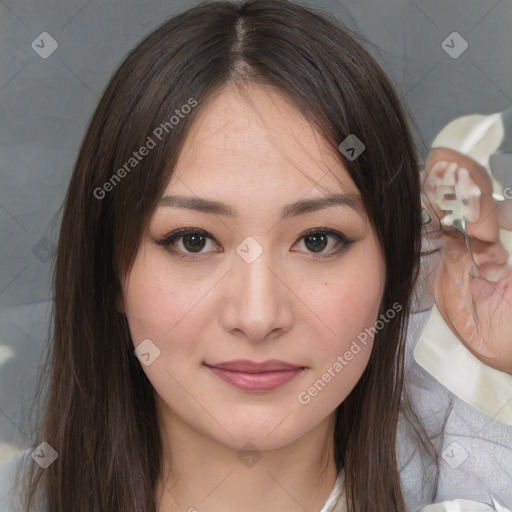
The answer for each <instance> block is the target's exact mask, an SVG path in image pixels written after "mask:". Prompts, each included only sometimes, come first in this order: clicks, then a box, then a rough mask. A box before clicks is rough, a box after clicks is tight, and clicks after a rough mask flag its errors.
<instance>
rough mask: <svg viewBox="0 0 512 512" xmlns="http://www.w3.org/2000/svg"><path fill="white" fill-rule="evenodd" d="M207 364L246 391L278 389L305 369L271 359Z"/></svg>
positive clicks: (213, 370) (219, 375) (226, 380)
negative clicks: (258, 361) (257, 361)
mask: <svg viewBox="0 0 512 512" xmlns="http://www.w3.org/2000/svg"><path fill="white" fill-rule="evenodd" d="M205 366H207V367H208V368H209V369H210V370H211V371H212V372H213V373H215V375H217V376H218V377H220V378H221V379H222V380H224V381H225V382H227V383H228V384H231V385H233V386H235V387H237V388H239V389H243V390H245V391H270V390H272V389H276V388H278V387H280V386H282V385H283V384H286V383H287V382H289V381H290V380H292V379H294V378H295V377H296V376H297V375H299V374H300V373H302V371H303V370H304V367H303V366H296V365H292V364H289V363H286V362H284V361H277V360H269V361H264V362H262V363H255V362H252V361H248V360H242V359H240V360H236V361H228V362H225V363H218V364H214V365H213V364H212V365H208V364H206V363H205Z"/></svg>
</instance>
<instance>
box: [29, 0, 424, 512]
mask: <svg viewBox="0 0 512 512" xmlns="http://www.w3.org/2000/svg"><path fill="white" fill-rule="evenodd" d="M244 81H248V82H251V83H257V84H271V85H273V86H276V87H278V88H279V89H280V90H282V91H283V92H285V93H286V94H287V95H288V97H289V98H290V99H291V100H292V101H293V102H294V104H295V105H296V106H297V108H298V109H299V110H300V111H301V112H302V113H303V115H304V116H305V117H306V118H307V119H308V120H309V121H310V122H311V123H313V124H314V125H315V126H316V127H317V128H318V130H319V131H320V132H321V133H322V134H323V136H324V137H325V139H326V140H327V141H328V142H329V143H330V144H331V145H332V147H333V149H335V150H336V151H338V145H339V144H340V143H341V142H342V141H343V140H344V139H345V138H346V137H347V136H348V135H351V134H352V135H355V136H356V137H357V138H358V139H359V140H360V141H362V142H363V143H364V144H365V146H366V149H365V150H364V151H363V153H362V154H361V155H360V156H359V157H358V158H356V159H355V160H352V159H349V158H346V157H345V156H344V155H343V154H342V152H341V151H338V154H339V158H340V161H341V162H342V163H343V164H344V165H345V167H346V168H347V170H348V172H349V173H350V176H351V177H352V179H353V180H354V182H355V184H356V185H357V187H358V188H359V190H360V192H361V195H362V198H363V201H364V204H365V207H366V211H367V213H368V216H369V218H370V221H371V222H372V224H373V226H374V228H375V230H376V233H377V236H378V239H379V241H380V244H381V246H382V250H383V253H384V257H385V261H386V285H385V291H384V296H383V299H382V303H381V311H380V313H384V312H386V311H388V310H390V309H395V310H396V308H393V304H396V303H398V304H399V305H401V306H402V308H401V310H400V311H397V312H396V316H395V319H394V320H393V321H389V322H386V323H384V327H383V328H382V329H380V330H379V331H378V332H377V334H376V336H375V340H374V348H373V350H372V354H371V357H370V361H369V364H368V366H367V368H366V370H365V371H364V373H363V375H362V377H361V379H360V380H359V382H358V383H357V385H356V387H355V388H354V390H353V391H352V392H351V393H350V395H349V396H348V397H347V398H346V400H345V401H344V402H343V403H342V404H341V405H340V406H339V407H338V409H337V420H336V430H335V439H334V451H335V453H334V455H335V460H336V464H337V467H338V470H339V469H340V468H342V467H344V468H345V474H346V489H347V499H348V506H349V511H351V512H356V511H357V512H382V511H391V510H393V511H403V510H404V509H405V507H404V502H403V501H404V500H403V498H402V494H401V490H400V480H399V474H398V469H397V460H396V450H395V443H396V429H397V422H398V417H399V410H400V396H401V391H402V380H403V361H402V359H403V348H404V347H403V346H404V343H405V332H406V324H407V318H408V313H409V302H410V296H411V292H412V286H413V282H414V279H415V276H416V273H417V263H418V255H419V251H420V230H421V215H420V211H421V209H420V192H419V176H418V171H417V168H418V166H417V161H416V154H415V149H414V146H413V143H412V140H411V136H410V133H409V130H408V127H407V124H406V120H405V116H404V114H403V112H402V109H401V106H400V104H399V101H398V99H397V96H396V94H395V92H394V91H393V88H392V86H391V85H390V83H389V81H388V79H387V78H386V76H385V74H384V73H383V72H382V70H381V69H380V68H379V66H378V65H377V64H376V62H375V61H374V59H373V58H372V57H371V56H370V55H369V53H368V52H367V51H365V50H364V49H363V46H362V45H361V44H360V43H359V42H357V40H356V36H354V35H352V34H351V33H350V32H349V31H348V30H346V29H343V28H341V27H340V26H339V25H338V24H337V23H335V22H334V21H331V20H330V19H329V18H328V17H326V16H323V15H321V14H319V13H317V12H315V11H313V10H311V9H307V8H305V7H302V6H299V5H297V4H294V3H292V2H288V1H286V0H248V1H244V2H241V3H234V2H228V1H222V2H208V3H203V4H200V5H198V6H197V7H195V8H193V9H190V10H188V11H186V12H184V13H182V14H180V15H178V16H176V17H173V18H172V19H170V20H169V21H167V22H166V23H165V24H163V25H162V26H161V27H159V28H158V29H157V30H156V31H154V32H153V33H151V34H150V35H149V36H148V37H146V38H145V39H144V40H143V41H142V42H141V43H140V44H139V45H138V46H137V47H136V48H135V49H134V50H133V51H132V52H131V53H129V55H128V56H127V57H126V59H125V60H124V62H123V63H122V64H121V66H120V67H119V68H118V70H117V71H116V73H115V74H114V75H113V77H112V79H111V80H110V82H109V84H108V85H107V87H106V90H105V92H104V94H103V96H102V97H101V100H100V102H99V104H98V107H97V108H96V111H95V113H94V115H93V117H92V119H91V121H90V124H89V127H88V129H87V132H86V134H85V137H84V140H83V143H82V146H81V149H80V152H79V155H78V158H77V161H76V165H75V168H74V170H73V174H72V177H71V182H70V184H69V189H68V192H67V196H66V199H65V202H64V205H63V219H62V225H61V231H60V238H59V244H58V251H57V259H56V266H55V275H54V315H53V336H52V339H51V347H50V350H49V352H48V363H47V365H46V370H45V372H44V373H43V374H42V377H41V382H42V384H43V386H42V387H41V389H43V388H44V395H43V396H44V399H43V401H42V402H41V407H42V421H41V424H40V429H39V430H38V434H37V435H38V439H37V441H36V442H35V443H34V446H37V445H38V444H39V442H41V441H46V442H48V443H49V444H50V445H51V446H52V447H53V448H54V449H55V450H56V451H57V452H58V459H57V460H56V461H55V462H54V463H53V464H52V465H51V466H50V467H49V468H47V469H45V470H40V469H39V468H36V467H35V465H34V467H33V469H32V470H31V473H30V478H29V480H30V481H29V482H27V483H28V484H29V485H28V489H27V492H26V498H27V499H26V503H25V506H26V509H25V510H26V511H28V510H29V509H30V505H31V503H33V501H34V493H35V492H36V491H37V490H38V489H39V488H40V489H42V490H44V491H45V493H46V496H47V499H48V506H49V509H50V510H51V511H52V512H69V511H70V510H73V512H106V511H108V512H127V511H130V512H154V511H155V510H156V503H155V496H154V486H155V482H156V480H157V477H158V474H159V471H160V464H161V451H162V444H161V438H160V432H159V429H158V425H157V416H156V409H155V398H154V389H153V387H152V385H151V383H150V382H149V380H148V379H147V377H146V375H145V373H144V372H143V370H142V369H141V365H140V363H139V361H138V360H137V358H136V357H135V356H134V353H133V344H132V340H131V338H130V333H129V330H128V324H127V320H126V318H125V316H123V315H122V314H120V313H119V312H118V311H117V309H116V305H115V304H116V297H117V296H118V294H119V293H120V279H119V277H120V276H122V275H126V273H127V272H129V270H130V268H131V265H132V263H133V261H134V257H135V255H136V253H137V249H138V247H139V244H140V241H141V236H142V234H143V233H144V230H145V229H146V227H147V224H148V221H149V219H150V217H151V214H152V212H153V211H154V209H155V206H156V203H157V201H158V200H159V198H160V197H161V195H162V194H163V192H164V190H165V187H166V185H167V183H168V181H169V179H170V177H171V174H172V171H173V167H174V164H175V162H176V160H177V157H178V155H179V153H180V149H181V147H182V144H183V141H184V139H185V137H186V135H187V133H188V130H189V128H190V126H191V123H192V122H193V121H194V119H195V118H196V117H197V116H198V115H199V113H200V112H201V110H202V107H204V105H205V104H206V102H207V100H208V98H209V97H210V96H211V95H212V94H213V93H214V92H215V91H216V90H218V89H219V88H220V87H222V86H224V85H226V84H228V83H234V84H240V83H243V82H244ZM191 99H193V101H196V102H197V103H196V107H195V108H194V109H191V111H190V112H189V113H188V114H187V115H186V116H184V118H183V119H181V120H180V122H179V123H177V124H176V125H174V124H173V125H172V128H171V124H170V123H169V119H170V117H171V116H172V115H173V113H174V112H175V111H176V110H177V109H180V108H181V107H182V106H183V105H186V104H187V103H188V104H190V103H189V102H190V100H191ZM166 122H167V125H165V126H166V127H167V130H166V132H165V134H164V136H163V137H162V138H161V140H159V141H158V143H157V144H156V145H155V147H154V148H153V149H152V150H151V151H150V152H149V154H147V156H145V157H144V158H143V159H141V160H140V161H138V162H137V164H136V165H134V166H133V168H130V171H129V173H128V172H127V173H125V174H126V175H123V177H122V179H121V180H113V178H112V176H113V175H114V174H116V173H117V172H118V170H119V169H121V168H123V166H125V170H126V169H127V167H126V163H127V162H129V161H130V158H131V157H133V152H134V151H136V150H138V149H139V148H140V147H142V146H143V145H144V144H145V143H146V142H147V138H148V137H149V136H151V134H154V130H155V129H156V128H157V127H158V126H161V125H164V123H166ZM153 138H154V137H153ZM132 163H133V162H132ZM121 174H122V173H121ZM117 175H118V177H119V174H117ZM109 180H110V182H109ZM107 182H109V183H110V184H111V186H110V187H105V183H107ZM100 189H101V190H103V192H101V193H100V192H99V190H100ZM107 189H108V190H107ZM94 191H96V193H95V192H94Z"/></svg>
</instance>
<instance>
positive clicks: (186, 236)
mask: <svg viewBox="0 0 512 512" xmlns="http://www.w3.org/2000/svg"><path fill="white" fill-rule="evenodd" d="M208 242H211V243H212V244H213V245H214V246H215V240H214V238H213V237H212V236H211V235H210V234H208V233H207V232H206V231H203V230H201V229H197V228H196V229H192V228H181V229H177V230H176V231H173V232H172V233H170V234H169V235H167V236H166V237H165V238H163V239H162V240H159V241H158V242H157V245H161V246H162V247H164V249H165V250H166V251H168V252H170V253H171V254H173V255H177V256H180V257H182V258H187V256H190V257H193V256H194V255H199V256H200V255H202V254H206V253H207V252H208V251H203V249H204V248H205V246H206V245H207V243H208ZM213 252H218V251H215V250H214V251H213Z"/></svg>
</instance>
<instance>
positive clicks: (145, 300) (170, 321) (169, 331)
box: [123, 256, 211, 350]
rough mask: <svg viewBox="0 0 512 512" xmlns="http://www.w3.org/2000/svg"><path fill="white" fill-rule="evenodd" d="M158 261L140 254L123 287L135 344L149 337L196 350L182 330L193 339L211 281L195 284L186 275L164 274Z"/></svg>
mask: <svg viewBox="0 0 512 512" xmlns="http://www.w3.org/2000/svg"><path fill="white" fill-rule="evenodd" d="M157 263H158V260H156V259H155V258H153V259H150V258H144V257H139V256H138V257H137V259H136V261H135V263H134V265H133V268H132V270H131V273H130V277H129V279H128V280H127V281H126V282H125V286H124V287H123V292H124V299H125V310H126V316H127V318H128V323H129V326H130V332H131V335H132V340H133V343H134V345H135V346H137V345H138V344H139V343H140V342H141V341H142V340H144V339H146V338H149V339H151V340H152V341H154V343H155V344H157V346H158V345H159V346H161V347H162V346H163V343H164V341H165V343H166V345H168V340H171V339H172V340H173V348H176V349H177V348H179V345H180V344H181V345H183V347H187V348H188V350H192V349H193V344H191V343H190V340H189V339H188V340H187V336H183V335H179V333H180V332H181V333H184V332H188V333H189V336H188V337H189V338H190V332H191V331H192V330H197V329H198V328H199V325H198V322H197V321H198V318H197V311H198V308H197V306H198V304H200V303H201V302H205V299H207V295H208V291H209V290H210V288H211V283H209V282H207V281H205V280H204V279H203V280H198V281H195V282H194V283H191V282H190V281H185V280H184V279H183V276H181V277H180V276H179V275H169V273H168V272H167V273H166V274H164V273H162V269H161V268H159V267H160V266H159V265H158V264H157ZM180 340H181V341H180ZM166 348H171V347H166Z"/></svg>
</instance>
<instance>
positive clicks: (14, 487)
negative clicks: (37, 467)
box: [0, 448, 45, 512]
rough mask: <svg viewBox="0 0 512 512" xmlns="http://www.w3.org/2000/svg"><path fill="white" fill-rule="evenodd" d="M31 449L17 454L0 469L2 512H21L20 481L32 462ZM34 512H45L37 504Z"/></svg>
mask: <svg viewBox="0 0 512 512" xmlns="http://www.w3.org/2000/svg"><path fill="white" fill-rule="evenodd" d="M31 452H32V449H30V448H29V449H26V450H23V451H21V452H19V453H18V454H17V455H15V456H14V458H12V459H11V460H10V461H9V462H7V463H6V464H4V465H3V466H1V467H0V510H2V512H23V504H22V500H21V497H22V492H23V489H22V480H23V479H24V476H25V474H26V472H27V470H28V469H29V468H30V464H31V463H32V462H33V461H32V458H31V456H30V454H31ZM34 512H45V509H44V508H43V507H42V506H41V505H40V504H38V506H37V507H36V508H35V510H34Z"/></svg>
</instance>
